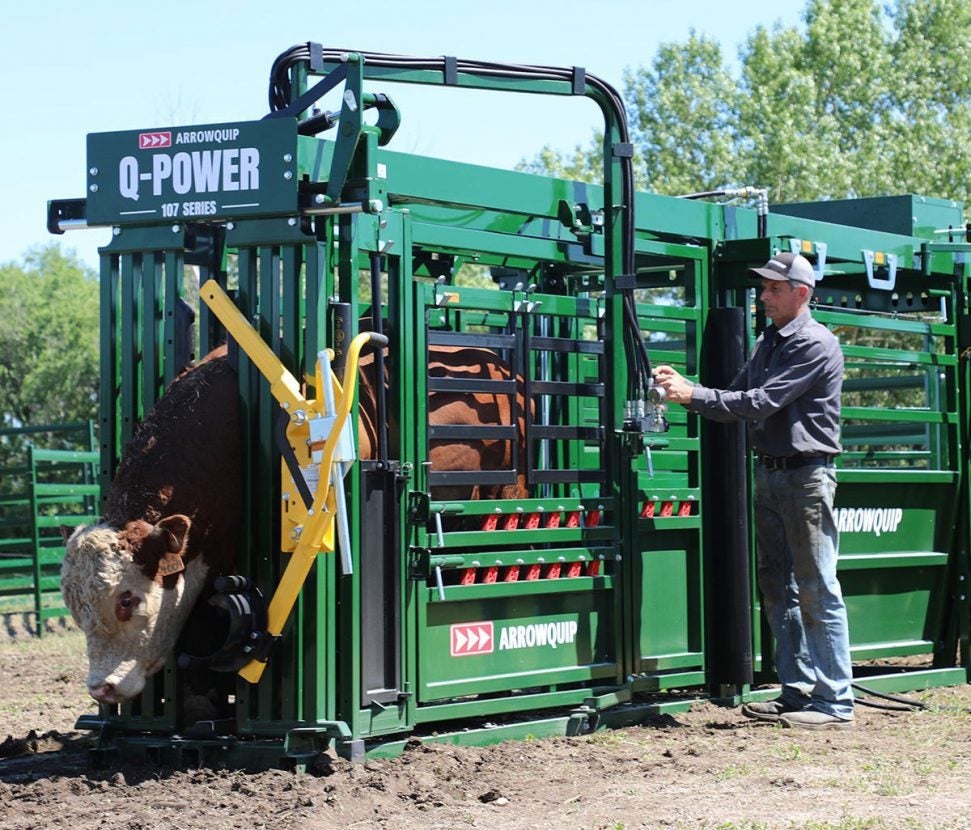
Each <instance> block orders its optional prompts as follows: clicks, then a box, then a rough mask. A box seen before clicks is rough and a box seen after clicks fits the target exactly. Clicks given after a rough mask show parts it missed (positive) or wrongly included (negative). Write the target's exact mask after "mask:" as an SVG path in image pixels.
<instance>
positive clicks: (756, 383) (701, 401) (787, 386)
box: [688, 311, 843, 457]
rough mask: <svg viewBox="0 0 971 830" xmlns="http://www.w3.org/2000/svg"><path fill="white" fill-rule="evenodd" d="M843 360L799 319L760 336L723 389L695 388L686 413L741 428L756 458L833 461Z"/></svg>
mask: <svg viewBox="0 0 971 830" xmlns="http://www.w3.org/2000/svg"><path fill="white" fill-rule="evenodd" d="M842 383H843V354H842V352H840V348H839V343H838V342H837V340H836V338H835V337H834V336H833V334H832V332H830V331H829V329H827V328H826V327H825V326H824V325H822V324H821V323H817V322H816V321H815V320H813V318H812V317H811V316H810V314H809V312H808V311H804V312H803V313H802V314H800V315H799V316H798V317H796V319H795V320H792V321H791V322H789V323H788V324H787V325H785V326H783V327H782V328H781V329H776V327H775V326H774V325H770V326H769V327H768V328H766V330H765V332H764V333H763V334H762V335H761V336H760V337H759V339H758V341H757V342H756V344H755V350H754V351H753V353H752V356H751V358H750V359H749V361H748V363H746V364H745V366H743V367H742V371H741V372H739V373H738V376H737V377H736V378H735V380H733V381H732V383H731V384H730V385H729V388H728V389H709V388H708V387H705V386H695V387H694V389H693V390H692V393H691V402H690V404H689V405H688V408H689V409H690V410H692V411H693V412H698V413H700V414H702V415H704V416H705V417H706V418H711V419H713V420H715V421H745V422H746V423H747V424H748V425H749V431H750V434H751V437H752V445H753V447H754V448H755V450H756V452H760V453H764V454H766V455H772V456H777V457H784V456H792V455H838V454H839V453H840V452H841V450H842V448H841V446H840V440H839V422H840V389H841V387H842Z"/></svg>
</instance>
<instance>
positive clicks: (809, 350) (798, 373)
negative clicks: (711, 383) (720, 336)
mask: <svg viewBox="0 0 971 830" xmlns="http://www.w3.org/2000/svg"><path fill="white" fill-rule="evenodd" d="M825 366H826V352H825V349H824V347H823V345H822V344H821V343H819V342H818V341H807V342H805V343H804V344H803V345H799V346H796V347H795V348H794V350H793V351H792V352H791V353H789V354H788V355H787V356H786V360H785V362H784V364H783V365H780V366H779V367H778V368H777V369H776V370H775V371H774V372H773V373H772V374H771V375H769V376H768V377H767V378H766V379H765V382H764V383H763V384H762V385H761V386H758V387H756V388H754V389H710V388H708V387H706V386H701V385H700V384H698V385H696V384H692V383H691V381H689V380H687V379H686V378H684V377H682V376H681V375H680V374H678V372H677V371H675V370H674V369H672V368H671V367H670V366H659V367H658V369H657V371H656V372H655V373H654V380H655V382H656V383H657V384H658V385H659V386H661V387H662V388H663V389H664V391H665V392H666V393H667V397H668V400H670V401H673V402H674V403H680V404H683V405H684V406H687V407H688V408H689V409H691V410H692V411H693V412H699V413H701V414H702V415H704V416H705V417H707V418H711V419H712V420H715V421H726V422H729V421H762V420H764V419H766V418H768V417H769V416H770V415H772V414H773V413H775V412H778V411H779V410H780V409H782V408H783V407H784V406H786V405H787V404H789V403H791V402H792V401H793V400H795V399H796V398H798V397H799V396H800V395H802V394H803V393H804V392H805V391H806V390H807V389H809V388H810V387H811V386H812V385H813V383H815V381H816V379H817V377H818V376H819V374H820V373H821V372H822V371H823V370H824V369H825ZM733 385H734V383H733Z"/></svg>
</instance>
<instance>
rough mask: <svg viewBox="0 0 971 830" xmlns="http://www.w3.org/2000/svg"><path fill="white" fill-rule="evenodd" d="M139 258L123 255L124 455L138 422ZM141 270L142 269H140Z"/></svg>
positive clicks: (122, 395) (122, 374)
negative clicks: (137, 264) (137, 285)
mask: <svg viewBox="0 0 971 830" xmlns="http://www.w3.org/2000/svg"><path fill="white" fill-rule="evenodd" d="M136 256H138V257H139V259H141V257H140V256H139V255H137V254H135V255H133V254H123V255H122V257H121V309H120V310H119V318H120V321H121V323H120V327H119V328H120V331H119V335H120V342H119V348H120V350H121V354H120V363H121V377H120V379H119V386H120V390H119V391H120V398H121V418H120V428H121V446H120V447H119V451H118V452H119V457H120V455H121V451H122V450H123V449H124V447H125V446H127V444H128V442H129V441H130V440H131V437H132V433H133V432H134V429H135V423H136V421H137V420H138V414H139V413H138V377H137V373H136V370H135V364H136V359H137V345H138V310H137V306H136V293H135V278H136V268H135V257H136ZM139 270H140V269H139Z"/></svg>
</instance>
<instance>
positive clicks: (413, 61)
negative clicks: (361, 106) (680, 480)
mask: <svg viewBox="0 0 971 830" xmlns="http://www.w3.org/2000/svg"><path fill="white" fill-rule="evenodd" d="M349 52H354V53H356V54H359V55H361V56H362V57H363V58H364V60H365V62H366V63H368V64H369V65H371V66H374V67H382V68H391V69H402V70H433V71H440V72H443V73H448V72H469V73H474V74H477V75H480V76H484V77H496V78H503V79H509V80H516V79H523V80H554V81H566V82H574V81H575V70H574V69H573V68H566V67H555V66H529V65H520V64H511V63H498V62H492V61H474V60H465V59H459V58H445V57H413V56H408V55H394V54H387V53H383V52H358V51H357V50H351V49H333V48H328V49H324V48H322V47H321V46H319V45H318V44H315V43H312V42H307V43H301V44H297V45H295V46H292V47H291V48H290V49H288V50H286V51H285V52H283V53H282V54H281V55H280V56H279V57H277V59H276V60H275V61H274V62H273V67H272V68H271V70H270V92H269V103H270V111H271V112H275V111H277V110H280V109H284V108H286V107H287V106H289V105H290V103H291V92H292V89H291V80H290V69H291V68H292V67H293V66H294V65H296V64H298V63H301V62H309V63H311V69H312V70H314V69H316V68H317V67H316V66H315V64H316V63H317V62H319V63H320V64H321V65H322V64H323V63H326V62H328V61H329V62H332V63H333V62H340V61H342V60H343V59H344V56H345V55H347V54H348V53H349ZM583 80H584V83H585V84H586V85H587V86H589V87H590V88H591V89H593V90H594V91H595V92H596V93H597V97H598V99H599V100H600V103H601V106H602V107H606V109H607V111H608V114H607V115H606V117H607V118H608V122H609V121H611V120H612V121H613V123H615V124H616V127H617V132H618V138H619V141H620V143H621V144H629V143H630V131H629V127H628V123H627V112H626V109H625V108H624V102H623V99H622V98H621V96H620V95H619V93H618V92H617V91H616V90H615V89H614V88H613V87H612V86H611V85H610V84H609V83H607V82H606V81H604V80H602V79H601V78H599V77H597V76H596V75H593V74H590V73H587V72H584V73H583ZM609 126H610V124H609V123H608V130H607V133H608V134H609ZM617 160H618V162H619V166H620V197H621V198H620V203H621V204H622V205H624V206H626V208H627V210H626V211H625V212H624V215H623V225H622V227H621V230H620V233H621V263H620V273H621V274H623V275H629V276H630V277H633V275H634V271H635V261H634V166H633V158H632V156H631V154H629V153H624V154H621V155H619V156H618V157H617ZM610 163H611V158H610V156H609V154H605V158H604V165H607V164H610ZM622 293H623V295H624V308H625V314H624V318H625V323H626V325H625V343H626V351H627V358H628V361H629V363H630V364H631V369H632V371H633V373H634V376H635V378H636V381H635V383H634V385H635V386H636V387H638V388H639V389H640V390H642V391H643V390H646V389H647V388H648V386H649V385H650V379H651V362H650V357H649V356H648V352H647V345H646V343H644V338H643V336H642V334H641V331H640V326H639V324H638V321H637V310H636V306H635V303H634V296H633V289H632V288H624V289H622Z"/></svg>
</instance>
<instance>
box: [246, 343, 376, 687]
mask: <svg viewBox="0 0 971 830" xmlns="http://www.w3.org/2000/svg"><path fill="white" fill-rule="evenodd" d="M368 342H371V343H374V344H375V345H378V346H382V347H383V346H385V345H387V343H388V338H387V337H385V336H384V335H380V334H376V333H374V332H363V333H361V334H359V335H357V337H355V338H354V339H353V340H352V341H351V345H350V348H349V349H348V352H347V364H346V365H345V367H344V383H343V385H342V388H341V389H340V390H339V391H340V394H339V397H338V399H337V403H336V413H335V416H336V417H335V420H334V425H333V427H332V429H331V432H330V435H328V437H327V440H326V441H325V442H324V449H323V457H322V460H321V464H320V470H321V472H320V477H319V483H318V485H317V494H316V496H315V497H314V503H313V506H312V507H311V509H310V511H308V517H309V518H308V521H307V524H306V525H305V526H304V528H303V532H302V533H301V534H300V542H299V543H298V544H297V547H296V549H295V550H294V551H293V553H292V554H291V555H290V561H289V562H288V563H287V567H286V570H284V572H283V576H281V577H280V584H279V585H277V588H276V591H275V592H274V594H273V598H272V599H271V600H270V605H269V608H268V609H267V626H266V630H267V632H268V633H269V634H270V636H272V637H279V636H280V635H281V634H282V633H283V627H284V625H286V622H287V620H288V619H289V617H290V613H291V611H293V606H294V603H295V602H296V601H297V596H298V595H299V594H300V591H301V589H302V588H303V585H304V582H306V579H307V575H308V574H309V573H310V569H311V567H312V566H313V564H314V561H315V560H316V558H317V554H318V553H319V552H320V550H321V548H322V547H326V548H327V550H329V551H333V550H334V543H333V538H334V537H333V528H334V519H335V516H336V510H335V504H334V499H333V497H332V496H331V491H330V485H331V475H330V469H331V466H332V465H333V463H334V451H335V450H336V448H337V442H338V440H339V439H340V433H341V430H342V429H343V428H344V423H345V422H346V421H347V418H348V416H349V415H350V412H351V405H352V404H353V402H354V392H355V390H356V388H357V370H358V361H359V360H360V356H361V350H362V349H363V348H364V346H365V345H367V344H368ZM331 382H332V383H336V379H334V377H333V373H331ZM325 505H326V507H325ZM265 668H266V663H264V662H262V661H260V660H251V661H250V662H249V663H247V664H246V665H245V666H243V668H242V669H240V670H239V675H240V677H242V678H243V679H244V680H246V681H248V682H249V683H258V682H259V680H260V678H261V677H262V676H263V670H264V669H265Z"/></svg>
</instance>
